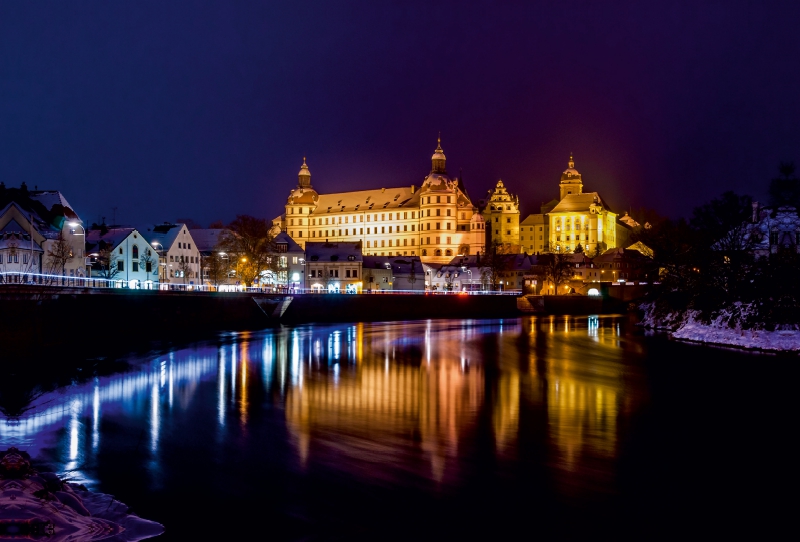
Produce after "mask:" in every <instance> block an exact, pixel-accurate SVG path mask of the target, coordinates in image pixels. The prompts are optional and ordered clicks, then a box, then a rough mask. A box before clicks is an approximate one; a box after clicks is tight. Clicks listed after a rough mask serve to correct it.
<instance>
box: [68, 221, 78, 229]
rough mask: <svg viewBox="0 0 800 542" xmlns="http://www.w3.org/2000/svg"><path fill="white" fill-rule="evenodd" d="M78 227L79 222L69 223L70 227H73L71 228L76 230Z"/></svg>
mask: <svg viewBox="0 0 800 542" xmlns="http://www.w3.org/2000/svg"><path fill="white" fill-rule="evenodd" d="M77 226H78V223H77V222H70V223H69V227H71V228H75V227H77Z"/></svg>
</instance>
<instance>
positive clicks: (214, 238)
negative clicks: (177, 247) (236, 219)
mask: <svg viewBox="0 0 800 542" xmlns="http://www.w3.org/2000/svg"><path fill="white" fill-rule="evenodd" d="M226 231H228V230H225V229H223V228H199V229H193V230H189V233H190V234H192V239H194V244H195V245H197V250H199V251H200V252H212V251H213V250H214V248H215V247H216V246H217V244H218V243H219V240H220V238H221V237H222V236H223V235H224V234H225V232H226Z"/></svg>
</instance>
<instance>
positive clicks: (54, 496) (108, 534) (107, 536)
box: [0, 448, 164, 542]
mask: <svg viewBox="0 0 800 542" xmlns="http://www.w3.org/2000/svg"><path fill="white" fill-rule="evenodd" d="M163 532H164V526H163V525H161V524H160V523H156V522H154V521H148V520H146V519H142V518H140V517H138V516H136V515H133V514H131V513H130V509H129V508H128V506H127V505H125V504H123V503H121V502H119V501H117V500H116V499H114V497H112V496H111V495H106V494H103V493H96V492H92V491H88V490H87V489H86V488H85V487H83V486H82V485H79V484H72V483H68V482H66V481H64V480H62V479H61V478H59V477H58V475H56V474H55V473H52V472H39V471H38V470H36V469H34V468H33V467H32V466H31V458H30V455H28V454H27V453H26V452H22V451H20V450H18V449H16V448H9V449H8V450H5V451H2V452H0V539H3V540H4V539H6V538H12V539H16V538H28V539H31V538H32V539H46V540H49V541H51V542H56V541H68V540H87V541H89V540H92V541H94V540H105V541H108V542H111V541H114V542H137V541H138V540H144V539H146V538H152V537H154V536H158V535H160V534H162V533H163Z"/></svg>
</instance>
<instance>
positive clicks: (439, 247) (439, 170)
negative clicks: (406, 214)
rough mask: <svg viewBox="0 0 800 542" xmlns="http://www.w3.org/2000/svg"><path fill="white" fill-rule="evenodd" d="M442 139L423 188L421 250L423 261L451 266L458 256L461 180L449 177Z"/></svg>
mask: <svg viewBox="0 0 800 542" xmlns="http://www.w3.org/2000/svg"><path fill="white" fill-rule="evenodd" d="M445 164H446V158H445V156H444V151H443V150H442V139H441V137H439V139H438V140H437V146H436V150H435V151H434V153H433V156H432V157H431V172H430V174H429V175H428V176H427V177H426V178H425V181H424V182H423V183H422V187H421V188H420V215H419V216H420V222H419V227H420V248H421V252H420V254H421V256H422V259H423V261H427V262H436V263H448V262H450V260H452V259H453V257H455V256H456V255H457V254H458V249H459V246H460V245H461V240H462V239H461V237H464V235H462V233H460V232H459V231H458V225H457V222H458V196H459V191H458V181H457V180H454V179H451V178H450V177H449V176H448V175H447V168H446V167H445Z"/></svg>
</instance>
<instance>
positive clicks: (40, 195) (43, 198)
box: [29, 190, 83, 223]
mask: <svg viewBox="0 0 800 542" xmlns="http://www.w3.org/2000/svg"><path fill="white" fill-rule="evenodd" d="M29 196H30V198H31V199H32V200H35V201H38V202H39V203H41V204H42V205H44V206H45V208H46V209H47V210H48V211H50V212H53V213H55V212H57V211H54V210H53V207H55V206H56V205H60V206H61V207H63V210H62V211H61V212H60V213H58V214H63V216H64V218H66V219H67V220H70V221H73V222H80V223H82V222H83V221H82V220H81V219H80V217H79V216H78V215H77V213H75V211H74V210H73V209H72V205H70V204H69V202H68V201H67V198H65V197H64V194H62V193H61V192H59V191H58V190H37V191H31V192H30V193H29Z"/></svg>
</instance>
